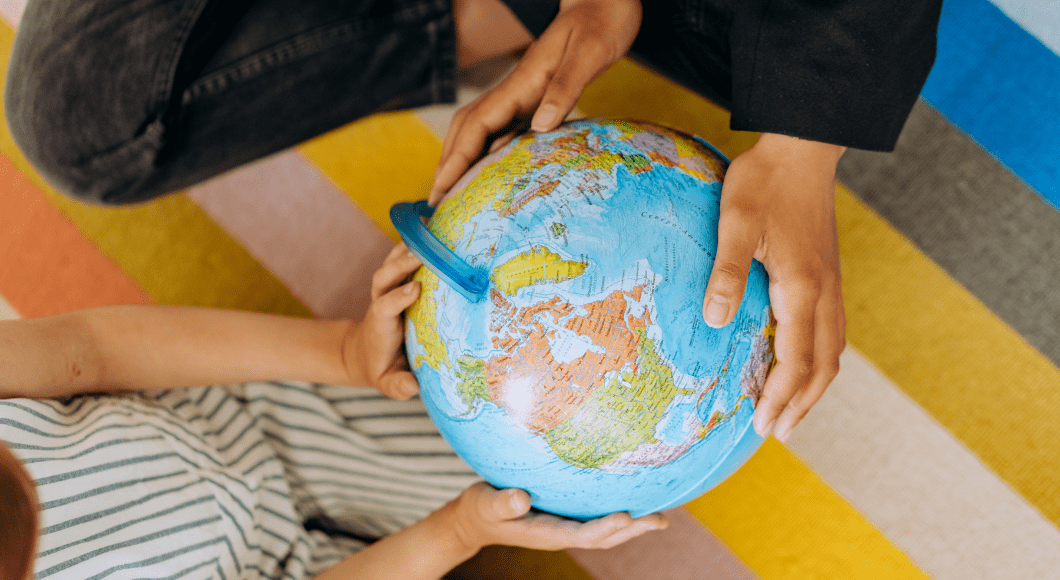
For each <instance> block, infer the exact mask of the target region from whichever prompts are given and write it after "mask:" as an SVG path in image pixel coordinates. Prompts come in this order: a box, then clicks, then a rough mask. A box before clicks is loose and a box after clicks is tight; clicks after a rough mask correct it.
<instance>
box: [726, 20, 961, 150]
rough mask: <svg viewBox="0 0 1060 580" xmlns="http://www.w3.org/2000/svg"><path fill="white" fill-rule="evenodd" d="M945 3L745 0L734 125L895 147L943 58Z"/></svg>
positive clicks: (734, 51) (735, 28)
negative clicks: (940, 33) (938, 53)
mask: <svg viewBox="0 0 1060 580" xmlns="http://www.w3.org/2000/svg"><path fill="white" fill-rule="evenodd" d="M941 4H942V3H941V0H743V1H740V0H738V1H737V2H735V3H734V4H733V5H732V6H733V13H732V25H731V27H730V29H729V35H730V36H729V38H730V46H731V55H732V56H731V58H732V128H733V129H735V130H743V131H759V132H769V133H780V134H785V135H791V136H795V137H800V138H804V139H810V140H814V141H822V142H827V143H834V144H837V145H844V146H848V147H855V148H858V149H869V150H877V151H890V150H892V149H894V145H895V142H896V141H897V140H898V134H899V132H901V130H902V126H903V124H904V123H905V119H906V117H908V116H909V112H910V111H911V110H912V107H913V104H914V103H915V102H916V99H917V97H918V95H919V93H920V89H921V88H922V87H923V85H924V81H925V80H926V79H927V75H928V72H929V71H930V70H931V65H932V64H933V63H934V60H935V46H936V38H937V28H938V19H939V12H940V10H941Z"/></svg>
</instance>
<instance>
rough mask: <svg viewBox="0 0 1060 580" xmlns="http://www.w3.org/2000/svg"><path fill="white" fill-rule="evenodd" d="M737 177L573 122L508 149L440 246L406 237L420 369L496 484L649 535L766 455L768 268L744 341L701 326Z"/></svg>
mask: <svg viewBox="0 0 1060 580" xmlns="http://www.w3.org/2000/svg"><path fill="white" fill-rule="evenodd" d="M727 165H728V161H727V160H726V159H725V157H724V156H723V155H722V154H721V153H719V152H718V151H717V150H716V149H715V148H714V147H712V146H711V145H709V144H708V143H706V142H705V141H702V140H700V139H698V138H695V137H692V136H689V135H686V134H684V133H682V132H679V131H675V130H673V129H669V128H665V127H661V126H657V125H653V124H648V123H643V122H631V121H620V120H601V119H595V120H582V121H575V122H570V123H566V124H564V125H562V126H560V127H559V128H558V129H556V130H555V131H552V132H548V133H528V134H525V135H523V136H521V137H519V138H517V139H514V140H513V141H512V142H510V143H509V144H507V145H506V146H504V147H503V148H501V149H499V150H498V151H496V152H494V153H492V154H490V155H489V156H487V157H486V158H485V159H483V160H482V161H481V162H479V163H478V164H476V165H475V166H474V167H473V168H472V169H471V170H469V171H468V173H467V174H466V175H465V176H463V177H462V178H461V180H460V181H459V182H458V183H457V184H456V185H455V186H454V187H453V188H452V190H451V191H450V192H449V194H448V195H447V197H446V198H445V199H444V200H443V202H442V203H441V204H440V205H439V207H438V208H437V210H436V211H434V213H433V216H431V218H430V221H429V222H428V224H427V226H426V227H424V226H423V222H422V221H421V220H420V219H419V217H418V216H417V217H415V219H414V220H411V219H407V220H406V221H405V223H404V224H403V225H399V230H401V232H402V235H403V237H404V238H405V239H406V242H407V243H408V245H409V246H410V248H412V249H413V251H414V252H415V253H417V255H419V256H420V258H421V259H422V260H424V262H425V264H427V265H428V266H429V267H423V268H420V269H419V271H418V272H417V273H416V275H415V279H417V280H419V281H420V282H421V283H422V294H421V296H420V298H419V299H418V300H417V302H416V303H415V304H414V305H413V306H412V307H410V308H409V310H408V312H407V322H406V349H407V355H408V360H409V363H410V365H411V367H412V370H413V372H414V373H415V375H416V378H417V379H418V380H419V383H420V387H421V391H420V395H421V397H422V399H423V402H424V403H425V405H426V407H427V410H428V412H429V414H430V416H431V418H432V419H433V421H434V422H435V424H436V425H437V427H438V429H439V431H440V432H441V434H442V436H443V437H444V438H445V440H446V441H447V442H448V443H449V444H450V445H451V446H452V447H453V449H455V450H456V452H457V453H458V454H459V455H460V456H461V457H462V458H463V459H464V460H465V461H466V462H467V463H468V464H469V465H470V466H471V467H472V468H473V469H475V471H476V472H477V473H478V474H479V475H481V476H482V477H483V478H484V479H486V480H487V481H489V482H490V483H491V484H492V485H494V486H496V487H498V488H508V487H516V488H521V489H525V490H527V491H528V492H529V494H530V498H531V503H532V504H533V506H534V507H535V508H537V509H540V510H543V511H547V512H551V513H555V514H559V515H563V516H567V517H572V518H577V519H583V520H584V519H590V518H595V517H599V516H603V515H606V514H609V513H612V512H616V511H629V512H630V513H631V514H632V515H633V516H639V515H642V514H646V513H651V512H655V511H660V510H664V509H668V508H670V507H674V506H676V505H680V504H681V503H684V502H687V501H689V500H692V499H694V498H695V497H697V496H699V495H700V494H702V493H704V492H705V491H707V490H709V489H710V488H712V487H714V486H715V485H717V484H718V483H720V482H721V481H722V480H723V479H725V478H726V477H728V476H729V475H730V474H731V473H732V472H733V471H735V470H736V469H737V468H738V467H739V466H740V465H742V464H743V463H744V462H745V461H746V460H747V459H748V458H749V457H750V456H751V454H753V453H754V451H755V450H757V449H758V447H759V446H760V445H761V443H762V439H761V438H760V437H759V436H758V435H757V434H755V433H754V430H753V428H752V427H751V417H752V414H753V410H754V403H755V401H756V400H757V398H758V395H759V393H760V392H761V389H762V387H763V385H764V383H765V378H766V374H767V373H768V371H769V369H770V368H771V367H772V363H773V334H774V328H775V322H774V319H773V317H772V313H771V309H770V304H769V297H768V294H767V286H768V278H767V276H766V272H765V270H764V269H763V267H762V266H761V264H759V263H758V262H754V263H753V264H752V268H751V273H750V278H749V280H748V283H747V289H746V293H745V295H744V298H743V302H742V303H741V305H740V308H739V311H738V313H737V315H736V318H735V321H734V322H733V323H732V324H729V325H728V326H726V327H724V328H721V329H714V328H711V327H709V326H707V325H706V324H705V323H704V321H703V315H702V301H703V293H704V291H705V289H706V282H707V278H708V276H709V274H710V271H711V267H712V265H713V261H714V255H715V249H716V246H717V231H718V214H719V202H720V194H721V183H722V179H723V177H724V174H725V170H726V168H727ZM404 205H405V206H409V205H411V204H404ZM395 207H397V206H395ZM418 209H419V210H420V213H423V214H424V215H429V214H430V212H431V210H430V209H429V208H427V206H426V204H425V203H423V202H420V204H419V206H418ZM402 211H405V212H406V214H407V213H408V212H409V210H408V208H407V207H406V208H405V209H404V210H402ZM392 215H394V214H392ZM406 217H407V216H406ZM399 221H400V220H398V219H397V218H395V223H398V222H399ZM413 222H414V223H413ZM417 228H418V229H417ZM428 230H429V232H428ZM432 234H433V236H432ZM439 242H440V243H439ZM432 244H433V248H434V250H436V252H435V251H434V250H432ZM439 274H441V277H439ZM476 284H477V286H476Z"/></svg>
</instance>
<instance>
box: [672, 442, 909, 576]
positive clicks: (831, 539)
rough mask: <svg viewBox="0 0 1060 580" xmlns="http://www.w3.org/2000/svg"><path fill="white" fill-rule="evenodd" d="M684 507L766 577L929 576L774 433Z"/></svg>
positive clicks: (756, 571) (752, 567)
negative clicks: (752, 453)
mask: <svg viewBox="0 0 1060 580" xmlns="http://www.w3.org/2000/svg"><path fill="white" fill-rule="evenodd" d="M685 507H686V508H687V509H688V511H690V512H691V513H692V515H694V516H696V518H698V519H699V520H700V521H702V522H703V523H704V525H706V526H707V527H708V528H710V529H711V531H713V532H714V533H715V534H717V535H718V537H719V538H721V539H722V540H724V541H725V543H726V544H728V546H729V548H731V549H732V551H733V552H735V553H736V555H737V556H739V557H740V558H741V559H742V560H743V561H744V562H746V563H747V565H748V566H750V567H751V569H752V570H754V571H755V573H757V574H758V575H759V576H761V577H762V578H763V579H764V580H781V579H783V580H803V579H805V578H835V579H837V580H838V579H842V580H860V579H865V580H870V579H872V580H890V579H895V580H899V579H900V580H907V579H913V578H927V576H926V575H924V574H923V573H922V572H920V570H918V569H917V567H916V566H915V565H914V564H913V562H911V561H910V560H909V558H907V557H906V556H905V554H903V553H902V552H901V551H900V550H898V549H897V548H896V547H894V545H893V544H891V543H890V541H888V540H887V538H885V537H884V536H883V534H882V533H880V531H879V530H877V529H876V528H875V527H873V525H872V524H871V523H869V522H868V521H867V520H866V519H865V518H864V517H862V515H861V514H859V513H858V512H857V511H856V510H854V509H853V508H851V507H850V504H848V503H847V502H846V501H845V500H844V499H843V498H841V497H840V496H839V495H837V494H836V493H835V492H834V491H832V489H831V488H830V487H828V485H827V484H826V483H825V482H823V481H821V479H820V478H818V477H817V476H816V475H815V474H814V473H813V471H811V470H810V469H808V468H807V467H806V466H805V465H804V464H803V463H802V462H801V461H800V460H799V459H798V458H797V457H795V456H794V455H793V454H792V453H791V452H790V451H788V450H787V449H786V448H785V447H784V446H783V445H781V444H780V443H779V442H778V441H777V440H776V439H772V438H770V439H767V440H766V442H765V443H764V444H763V445H762V448H761V449H759V451H758V453H756V454H755V455H754V456H752V457H751V460H750V461H748V462H747V464H745V465H744V466H743V467H741V468H740V469H739V470H737V471H736V473H734V474H733V475H732V477H730V478H729V479H727V480H725V481H724V482H723V483H722V484H721V485H719V486H718V487H716V488H714V489H713V490H711V491H709V492H707V493H706V494H704V495H702V496H700V497H699V498H698V499H695V500H692V501H691V502H689V503H687V504H685Z"/></svg>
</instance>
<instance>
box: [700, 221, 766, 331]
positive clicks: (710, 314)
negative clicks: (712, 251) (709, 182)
mask: <svg viewBox="0 0 1060 580" xmlns="http://www.w3.org/2000/svg"><path fill="white" fill-rule="evenodd" d="M751 221H752V220H749V219H745V218H743V217H741V216H738V215H737V212H734V211H726V208H725V204H722V211H721V216H720V218H719V220H718V251H717V255H716V256H715V258H714V267H713V268H712V269H711V271H710V278H708V279H707V290H706V292H705V293H704V295H703V320H704V321H705V322H706V323H707V325H709V326H711V327H713V328H721V327H723V326H725V325H726V324H729V323H730V322H732V319H733V318H734V317H735V316H736V311H737V310H738V309H739V308H740V302H741V301H742V300H743V293H744V290H745V289H746V287H747V275H748V273H749V272H750V269H751V260H752V259H753V258H754V252H755V249H756V248H757V247H758V237H757V235H756V233H755V232H756V230H755V228H753V227H750V226H751V225H752V224H751Z"/></svg>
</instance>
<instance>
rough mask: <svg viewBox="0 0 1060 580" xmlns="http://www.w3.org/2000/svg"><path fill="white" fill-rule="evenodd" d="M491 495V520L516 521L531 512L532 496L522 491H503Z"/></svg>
mask: <svg viewBox="0 0 1060 580" xmlns="http://www.w3.org/2000/svg"><path fill="white" fill-rule="evenodd" d="M491 495H492V497H490V498H489V509H490V511H491V512H492V513H491V515H492V516H493V517H492V518H490V519H492V520H494V521H504V520H514V519H515V518H518V517H521V516H523V515H526V512H528V511H530V496H529V495H528V494H527V493H526V492H525V491H523V490H521V489H502V490H498V491H496V492H494V493H493V494H491Z"/></svg>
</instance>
